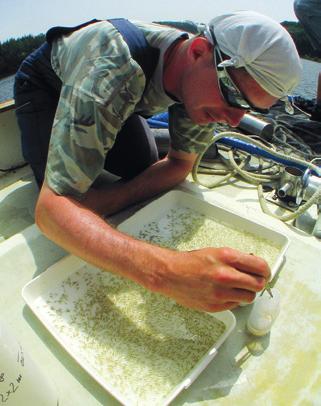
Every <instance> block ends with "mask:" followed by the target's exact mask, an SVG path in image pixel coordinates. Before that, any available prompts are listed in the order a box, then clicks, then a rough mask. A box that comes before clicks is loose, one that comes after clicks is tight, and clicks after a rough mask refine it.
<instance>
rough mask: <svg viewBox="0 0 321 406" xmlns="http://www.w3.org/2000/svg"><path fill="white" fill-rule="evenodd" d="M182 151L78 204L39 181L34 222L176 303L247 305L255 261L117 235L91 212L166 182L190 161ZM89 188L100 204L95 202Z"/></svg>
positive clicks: (258, 268) (262, 268) (260, 263)
mask: <svg viewBox="0 0 321 406" xmlns="http://www.w3.org/2000/svg"><path fill="white" fill-rule="evenodd" d="M187 155H188V154H186V156H185V155H184V154H183V155H180V154H179V153H171V154H170V155H169V157H168V158H166V159H165V160H162V161H159V162H157V163H156V164H154V165H153V166H151V167H150V168H148V169H147V170H146V171H144V172H143V173H142V174H141V175H139V176H137V177H136V178H134V179H132V180H130V181H128V182H126V183H118V184H117V185H115V186H114V188H112V189H110V190H105V191H104V192H99V191H90V192H89V194H88V196H87V197H86V198H85V199H84V201H82V202H78V201H77V200H75V199H73V198H72V197H69V196H59V195H57V194H55V193H54V192H53V191H52V190H51V189H50V188H49V187H48V186H47V185H46V184H44V185H43V187H42V190H41V192H40V196H39V199H38V203H37V207H36V222H37V224H38V226H39V227H40V229H41V230H42V231H43V232H44V234H45V235H46V236H47V237H48V238H50V239H51V240H53V241H55V242H56V243H57V244H58V245H60V246H62V247H63V248H65V249H66V250H67V251H69V252H71V253H72V254H75V255H77V256H79V257H81V258H83V259H84V260H85V261H87V262H89V263H91V264H93V265H95V266H97V267H99V268H101V269H104V270H107V271H111V272H114V273H116V274H119V275H122V276H124V277H126V278H129V279H131V280H134V281H136V282H137V283H139V284H141V285H142V286H144V287H146V288H147V289H150V290H152V291H155V292H160V293H162V294H164V295H167V296H169V297H171V298H173V299H174V300H176V301H177V302H179V303H181V304H182V305H184V306H187V307H191V308H194V309H199V310H205V311H221V310H225V309H230V308H233V307H235V306H237V305H238V304H239V303H240V302H250V301H252V300H253V298H254V296H255V292H258V291H260V290H261V289H263V287H264V286H265V283H266V281H267V279H268V277H269V273H270V271H269V268H268V266H267V264H266V262H265V261H264V260H262V259H261V258H258V257H255V256H252V255H248V254H243V253H241V252H239V251H236V250H232V249H229V248H219V249H214V248H206V249H202V250H195V251H191V252H177V251H173V250H169V249H165V248H161V247H157V246H154V245H151V244H149V243H146V242H144V241H139V240H136V239H135V238H132V237H130V236H128V235H126V234H123V233H120V232H119V231H118V230H116V229H114V228H113V227H111V226H110V225H109V224H108V223H107V222H106V221H104V220H103V219H102V218H101V217H100V216H99V214H97V212H100V213H106V211H108V212H109V213H112V212H116V211H118V210H120V209H122V208H124V207H126V206H127V205H129V204H132V203H134V202H136V201H138V200H141V199H144V198H146V197H149V196H151V195H153V194H155V193H159V192H161V191H164V190H166V189H168V188H170V187H172V186H174V185H175V184H176V183H178V182H180V181H181V180H182V179H183V178H184V177H185V176H186V174H187V173H188V171H189V170H190V168H191V165H192V164H193V162H194V158H195V156H192V155H190V156H187ZM92 193H93V194H92ZM97 193H101V196H100V197H101V198H102V200H103V203H102V204H100V203H99V204H97V203H96V202H95V199H96V198H99V196H98V195H97Z"/></svg>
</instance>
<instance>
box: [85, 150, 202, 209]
mask: <svg viewBox="0 0 321 406" xmlns="http://www.w3.org/2000/svg"><path fill="white" fill-rule="evenodd" d="M195 159H196V154H188V153H185V152H177V151H174V150H170V151H169V154H168V156H167V157H166V158H164V159H162V160H160V161H158V162H156V163H155V164H154V165H152V166H150V167H149V168H147V169H146V170H145V171H144V172H142V173H141V174H139V175H138V176H136V177H135V178H133V179H131V180H130V181H126V182H123V181H119V182H115V183H112V184H109V185H107V186H106V188H100V189H93V188H92V189H90V190H89V192H88V193H87V194H86V197H85V198H84V199H83V200H82V204H83V205H84V206H86V207H88V208H90V209H92V210H94V211H95V212H97V213H99V214H104V215H110V214H113V213H116V212H118V211H120V210H121V209H124V208H126V207H128V206H129V205H131V204H134V203H137V202H139V201H143V200H145V199H148V198H149V197H152V196H155V195H156V194H158V193H161V192H164V191H166V190H169V189H171V188H172V187H174V186H175V185H177V184H178V183H180V182H182V181H183V180H184V179H185V178H186V176H187V175H188V173H189V172H190V171H191V170H192V168H193V164H194V162H195Z"/></svg>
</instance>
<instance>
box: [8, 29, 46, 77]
mask: <svg viewBox="0 0 321 406" xmlns="http://www.w3.org/2000/svg"><path fill="white" fill-rule="evenodd" d="M44 41H45V36H44V35H43V34H39V35H37V36H32V35H26V36H24V37H21V38H18V39H14V38H11V39H9V40H7V41H5V42H3V43H1V42H0V77H1V78H3V77H5V76H9V75H12V74H14V73H15V72H16V71H17V69H18V68H19V65H20V64H21V62H22V61H23V60H24V58H25V57H26V56H27V55H29V54H30V53H31V52H32V51H34V50H35V49H37V48H38V47H39V46H40V45H41V44H42V43H43V42H44Z"/></svg>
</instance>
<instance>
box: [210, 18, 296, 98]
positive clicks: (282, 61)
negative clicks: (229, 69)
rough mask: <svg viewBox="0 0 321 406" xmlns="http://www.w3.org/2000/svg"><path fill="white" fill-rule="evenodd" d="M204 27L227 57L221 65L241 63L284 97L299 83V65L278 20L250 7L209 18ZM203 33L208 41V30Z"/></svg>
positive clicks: (255, 76)
mask: <svg viewBox="0 0 321 406" xmlns="http://www.w3.org/2000/svg"><path fill="white" fill-rule="evenodd" d="M208 28H209V29H210V30H212V31H213V32H214V34H215V37H216V40H217V43H218V45H219V47H220V49H221V50H222V52H224V54H226V55H228V56H229V57H230V59H228V60H226V61H224V62H223V64H224V66H234V67H235V68H240V67H244V68H245V69H246V70H247V72H248V73H249V74H250V75H251V76H252V77H253V79H255V80H256V82H257V83H259V85H261V86H262V88H263V89H264V90H265V91H267V92H268V93H269V94H271V95H272V96H274V97H277V98H279V99H280V98H284V97H285V96H286V95H287V94H289V93H290V92H291V91H292V90H293V89H294V88H295V87H296V86H297V85H298V83H299V81H300V77H301V73H302V66H301V61H300V57H299V55H298V52H297V50H296V47H295V44H294V42H293V40H292V38H291V36H290V34H289V33H288V32H287V31H286V30H285V28H283V27H282V26H281V25H280V24H279V23H277V22H276V21H274V20H272V19H271V18H269V17H266V16H264V15H262V14H259V13H256V12H254V11H238V12H233V13H230V14H225V15H222V16H219V17H215V18H213V19H212V20H211V21H210V23H209V25H208ZM205 35H206V37H207V38H208V39H209V41H210V42H212V39H211V36H210V33H209V32H206V31H205Z"/></svg>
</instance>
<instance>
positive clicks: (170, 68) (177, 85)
mask: <svg viewBox="0 0 321 406" xmlns="http://www.w3.org/2000/svg"><path fill="white" fill-rule="evenodd" d="M185 42H186V40H185V39H182V38H180V39H179V40H177V41H175V42H174V43H173V44H172V45H171V46H170V47H169V48H168V49H167V51H166V52H165V55H164V67H163V85H164V89H165V91H166V93H167V94H168V95H170V96H171V97H172V98H173V99H174V100H178V101H181V92H180V89H181V75H182V71H183V66H184V63H183V60H184V50H185Z"/></svg>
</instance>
